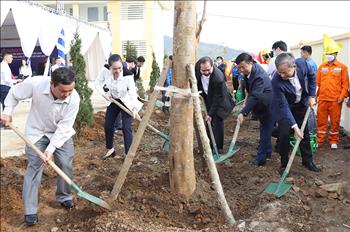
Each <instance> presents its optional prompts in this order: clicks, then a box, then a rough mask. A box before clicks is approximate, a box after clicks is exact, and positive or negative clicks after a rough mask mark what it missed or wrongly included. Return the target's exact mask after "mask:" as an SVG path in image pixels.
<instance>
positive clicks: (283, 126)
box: [278, 103, 312, 167]
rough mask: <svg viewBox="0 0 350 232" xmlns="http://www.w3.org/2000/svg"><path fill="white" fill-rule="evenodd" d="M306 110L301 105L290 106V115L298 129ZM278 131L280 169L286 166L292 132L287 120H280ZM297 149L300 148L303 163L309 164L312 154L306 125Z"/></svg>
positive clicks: (305, 107)
mask: <svg viewBox="0 0 350 232" xmlns="http://www.w3.org/2000/svg"><path fill="white" fill-rule="evenodd" d="M306 110H307V106H305V105H304V104H302V103H298V104H293V105H292V106H291V111H292V114H293V116H294V119H295V121H296V122H297V124H298V127H299V128H301V124H302V123H303V119H304V116H305V113H306ZM278 129H279V135H278V148H279V153H280V155H281V167H286V166H287V164H288V155H289V151H290V148H291V146H290V144H289V141H290V136H292V132H293V131H294V130H293V129H292V128H291V127H290V125H289V123H288V120H287V119H282V120H280V121H278ZM299 147H300V151H301V157H302V160H303V163H308V162H311V161H312V152H311V146H310V135H309V129H308V126H307V124H306V127H305V130H304V139H303V140H301V142H300V145H299Z"/></svg>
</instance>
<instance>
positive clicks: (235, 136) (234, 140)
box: [231, 121, 241, 145]
mask: <svg viewBox="0 0 350 232" xmlns="http://www.w3.org/2000/svg"><path fill="white" fill-rule="evenodd" d="M240 127H241V124H240V123H239V122H238V121H237V123H236V128H235V133H234V134H233V138H232V141H231V143H232V144H233V145H235V144H236V141H237V137H238V132H239V129H240Z"/></svg>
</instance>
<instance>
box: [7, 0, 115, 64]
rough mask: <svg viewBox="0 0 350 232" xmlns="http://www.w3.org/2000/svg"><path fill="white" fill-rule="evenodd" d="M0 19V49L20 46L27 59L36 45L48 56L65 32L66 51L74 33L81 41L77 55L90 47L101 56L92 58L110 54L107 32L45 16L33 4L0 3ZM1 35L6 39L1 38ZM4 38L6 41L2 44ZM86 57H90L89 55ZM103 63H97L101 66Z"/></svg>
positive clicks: (74, 20)
mask: <svg viewBox="0 0 350 232" xmlns="http://www.w3.org/2000/svg"><path fill="white" fill-rule="evenodd" d="M0 19H1V21H0V22H1V28H2V29H1V31H2V33H1V34H2V35H1V47H13V46H18V47H19V46H20V47H21V48H22V50H23V54H24V55H25V56H26V57H28V58H29V57H31V56H32V54H33V51H34V48H35V46H38V45H39V46H40V47H41V50H42V52H43V53H44V54H45V55H46V56H49V55H50V54H51V53H52V51H53V50H54V48H55V46H56V44H57V40H58V38H59V35H60V32H61V30H62V29H64V32H65V38H66V39H65V46H66V51H69V49H70V43H71V41H72V39H73V36H74V33H75V32H78V34H79V36H80V38H81V41H82V47H81V54H82V55H83V56H85V55H86V54H87V53H88V50H89V49H90V48H91V47H92V49H93V50H94V52H99V53H101V54H97V55H96V57H99V59H102V58H103V59H104V60H106V59H107V58H108V56H109V54H110V53H111V51H112V36H111V33H110V31H109V30H107V29H104V28H101V27H97V26H95V25H92V24H89V23H86V22H83V21H80V20H78V19H76V18H73V17H70V16H64V15H58V14H56V13H53V12H49V11H48V10H45V9H44V8H42V7H40V6H37V5H35V4H33V3H28V2H21V1H1V18H0ZM5 19H6V20H5ZM11 27H12V29H11ZM16 29H17V33H18V35H17V33H16ZM4 32H5V33H4ZM3 33H4V34H7V35H3ZM9 33H13V34H16V35H17V36H18V38H14V37H13V36H12V38H11V36H10V35H9ZM9 36H10V37H9ZM6 37H9V38H10V39H8V40H6V39H5V38H6ZM16 39H17V41H16ZM96 39H99V40H100V41H99V44H100V45H101V48H102V49H100V50H96V48H95V46H94V43H96V41H95V40H96ZM102 39H103V41H102ZM18 41H20V44H18ZM89 53H90V56H91V52H89ZM89 60H90V62H94V61H92V60H91V59H89ZM104 60H103V61H98V62H97V63H101V62H104Z"/></svg>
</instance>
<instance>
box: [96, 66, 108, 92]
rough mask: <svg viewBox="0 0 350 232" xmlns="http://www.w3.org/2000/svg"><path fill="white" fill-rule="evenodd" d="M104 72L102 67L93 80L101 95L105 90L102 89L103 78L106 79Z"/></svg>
mask: <svg viewBox="0 0 350 232" xmlns="http://www.w3.org/2000/svg"><path fill="white" fill-rule="evenodd" d="M105 73H106V71H105V70H104V69H103V70H102V71H101V72H100V74H99V75H98V76H97V78H96V80H95V89H96V90H97V92H98V93H99V94H101V95H102V96H103V95H105V94H106V92H105V91H104V90H103V85H104V84H105V80H106V75H105Z"/></svg>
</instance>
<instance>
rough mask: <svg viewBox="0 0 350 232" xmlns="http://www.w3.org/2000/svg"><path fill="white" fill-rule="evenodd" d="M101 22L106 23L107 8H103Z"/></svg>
mask: <svg viewBox="0 0 350 232" xmlns="http://www.w3.org/2000/svg"><path fill="white" fill-rule="evenodd" d="M103 21H108V12H107V7H106V6H104V7H103Z"/></svg>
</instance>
